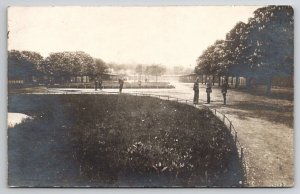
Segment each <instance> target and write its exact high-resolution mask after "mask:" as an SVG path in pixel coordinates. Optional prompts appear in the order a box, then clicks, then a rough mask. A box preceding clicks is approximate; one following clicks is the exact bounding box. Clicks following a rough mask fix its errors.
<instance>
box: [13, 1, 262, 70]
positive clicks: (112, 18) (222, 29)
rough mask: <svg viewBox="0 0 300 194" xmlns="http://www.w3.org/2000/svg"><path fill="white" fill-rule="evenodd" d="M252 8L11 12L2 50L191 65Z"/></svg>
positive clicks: (27, 9) (19, 9) (25, 9)
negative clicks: (7, 34)
mask: <svg viewBox="0 0 300 194" xmlns="http://www.w3.org/2000/svg"><path fill="white" fill-rule="evenodd" d="M257 8H258V7H254V6H242V7H232V6H215V7H213V6H209V7H208V6H206V7H202V6H199V7H195V6H190V7H180V6H173V7H11V8H9V11H8V28H9V31H10V34H9V42H8V49H9V50H11V49H17V50H30V51H37V52H39V53H40V54H42V55H43V56H44V57H46V56H48V54H49V53H51V52H59V51H84V52H86V53H89V54H90V55H91V56H93V57H98V58H101V59H103V60H104V61H105V62H116V63H133V64H138V63H142V64H153V63H156V64H162V65H166V66H174V65H182V66H191V67H193V66H194V65H195V62H196V59H197V57H198V56H199V55H200V54H201V53H202V52H203V50H205V49H206V48H207V46H209V45H211V44H213V43H214V42H215V41H216V40H217V39H224V38H225V35H226V33H227V32H229V30H230V29H232V28H233V27H234V25H235V24H236V23H237V22H238V21H243V22H247V21H248V18H249V17H252V16H253V11H254V10H255V9H257Z"/></svg>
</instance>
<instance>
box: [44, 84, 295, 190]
mask: <svg viewBox="0 0 300 194" xmlns="http://www.w3.org/2000/svg"><path fill="white" fill-rule="evenodd" d="M172 84H173V85H175V87H176V88H175V89H138V90H137V89H123V93H134V92H139V93H140V92H144V93H147V94H157V95H168V96H171V97H176V98H182V99H188V100H192V99H193V90H192V86H193V84H192V83H178V82H177V83H176V82H175V83H172ZM66 91H68V92H67V93H70V94H71V93H99V94H101V93H103V92H102V91H95V90H94V89H49V92H50V93H54V92H55V93H65V92H66ZM104 91H105V92H118V89H105V90H104ZM199 102H200V104H203V103H205V102H206V93H205V85H202V84H200V99H199ZM222 103H223V99H222V95H221V92H220V89H219V88H217V87H214V88H213V92H212V95H211V104H210V105H207V104H205V105H206V106H209V107H210V108H214V109H217V110H218V111H220V112H222V113H224V114H226V116H227V117H228V118H229V119H230V120H231V121H232V123H233V125H234V127H235V129H236V131H237V132H238V138H239V141H240V143H241V144H242V146H243V147H244V148H245V160H246V164H247V168H246V171H247V182H248V184H249V186H250V187H274V186H277V187H278V186H285V187H286V186H288V187H289V186H293V184H294V130H293V121H294V120H293V101H291V100H282V99H274V98H269V97H266V96H255V95H252V94H249V93H245V92H242V91H239V90H229V91H228V95H227V105H226V106H224V105H223V104H222Z"/></svg>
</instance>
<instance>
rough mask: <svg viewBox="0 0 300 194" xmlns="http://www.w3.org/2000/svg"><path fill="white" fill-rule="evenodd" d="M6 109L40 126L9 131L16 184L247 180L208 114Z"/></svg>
mask: <svg viewBox="0 0 300 194" xmlns="http://www.w3.org/2000/svg"><path fill="white" fill-rule="evenodd" d="M45 107H48V108H47V109H45ZM8 109H9V111H10V112H22V113H25V114H27V115H30V116H32V117H33V118H34V120H33V121H32V122H28V123H24V124H22V125H17V126H16V128H13V129H10V130H9V137H10V138H9V153H10V155H9V161H10V166H13V167H14V170H13V171H12V170H11V171H10V173H15V174H10V177H16V176H17V177H19V178H20V179H19V181H21V182H22V181H26V180H29V181H30V180H35V183H37V182H36V180H38V183H41V182H39V181H42V180H44V179H45V180H44V181H45V182H46V183H48V182H49V180H48V176H42V175H45V174H49V173H50V174H51V173H52V172H53V170H54V169H55V171H54V172H59V174H58V175H59V176H58V175H56V178H55V179H53V180H55V181H57V182H56V185H62V184H64V183H65V184H66V185H69V184H70V183H73V184H76V186H84V185H87V184H89V185H92V186H103V185H106V186H120V185H127V186H128V185H132V186H139V185H140V186H163V187H166V186H238V185H239V181H240V180H241V179H242V169H241V166H240V163H239V159H238V155H237V150H236V147H235V144H234V141H233V139H232V137H231V135H230V133H229V131H228V130H227V129H226V127H225V126H224V124H223V123H222V122H221V121H220V120H219V119H217V118H216V117H215V116H214V115H213V113H211V112H209V111H208V110H198V109H196V108H194V107H191V106H187V105H185V104H180V103H176V102H169V101H163V100H159V99H155V98H150V97H135V96H127V95H109V96H107V95H13V96H11V97H10V98H9V106H8ZM29 134H31V135H29ZM32 134H34V135H32ZM12 137H13V138H12ZM37 142H40V143H41V144H40V146H36V145H37V144H38V143H37ZM43 149H44V150H43ZM31 151H33V152H31ZM14 153H17V154H16V155H14ZM54 156H55V157H54ZM14 157H20V158H23V159H22V161H23V164H20V163H18V161H19V160H14ZM46 161H47V162H46ZM55 164H59V165H55ZM76 165H78V166H77V167H76ZM66 166H67V167H66ZM79 166H80V167H79ZM64 169H65V170H64ZM22 172H26V175H25V174H22ZM78 172H80V173H78ZM37 175H41V176H40V179H35V177H37ZM22 177H23V178H22ZM78 180H81V181H79V183H78V182H76V181H78ZM60 181H61V182H60ZM45 182H42V183H45ZM31 184H32V183H31ZM39 185H40V186H41V185H42V186H43V184H39Z"/></svg>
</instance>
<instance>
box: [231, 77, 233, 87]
mask: <svg viewBox="0 0 300 194" xmlns="http://www.w3.org/2000/svg"><path fill="white" fill-rule="evenodd" d="M231 86H233V76H231Z"/></svg>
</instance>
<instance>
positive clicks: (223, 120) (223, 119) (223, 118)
mask: <svg viewBox="0 0 300 194" xmlns="http://www.w3.org/2000/svg"><path fill="white" fill-rule="evenodd" d="M223 123H225V115H223Z"/></svg>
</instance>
